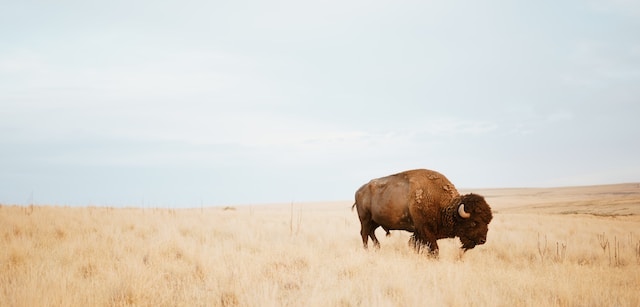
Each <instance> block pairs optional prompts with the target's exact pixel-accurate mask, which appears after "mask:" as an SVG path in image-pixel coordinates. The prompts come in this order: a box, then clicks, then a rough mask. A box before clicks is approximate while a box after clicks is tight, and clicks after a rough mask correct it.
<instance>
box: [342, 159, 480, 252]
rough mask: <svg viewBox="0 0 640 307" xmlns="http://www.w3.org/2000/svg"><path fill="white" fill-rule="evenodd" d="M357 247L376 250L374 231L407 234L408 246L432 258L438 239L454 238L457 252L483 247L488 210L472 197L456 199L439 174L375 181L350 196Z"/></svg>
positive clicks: (411, 173)
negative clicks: (355, 212) (358, 239)
mask: <svg viewBox="0 0 640 307" xmlns="http://www.w3.org/2000/svg"><path fill="white" fill-rule="evenodd" d="M355 198H356V201H355V204H354V205H353V207H352V208H354V207H356V208H357V209H358V216H359V218H360V223H361V231H360V234H361V236H362V243H363V245H364V247H365V248H367V241H368V239H369V237H370V238H371V239H372V240H373V242H374V245H375V246H376V247H379V242H378V239H377V238H376V236H375V229H376V228H378V227H380V226H382V227H383V228H384V230H385V231H387V232H388V230H406V231H409V232H413V235H412V237H411V239H410V240H409V244H410V245H412V246H413V247H414V248H415V249H416V250H417V251H420V250H421V249H422V248H424V247H426V248H427V249H428V250H429V251H430V252H431V253H432V254H434V255H437V254H438V244H437V240H438V239H443V238H453V237H458V238H460V242H461V243H462V249H463V251H467V250H469V249H472V248H474V247H475V246H476V245H480V244H484V243H485V242H486V235H487V231H488V224H489V222H491V219H492V214H491V208H490V207H489V205H488V204H487V203H486V201H485V200H484V198H483V197H482V196H480V195H477V194H467V195H463V196H460V195H459V194H458V192H457V190H456V189H455V187H454V185H453V184H452V183H451V182H449V180H448V179H447V178H446V177H445V176H444V175H442V174H440V173H438V172H435V171H431V170H424V169H421V170H412V171H406V172H402V173H398V174H394V175H391V176H387V177H382V178H377V179H373V180H371V181H369V183H367V184H365V185H363V186H362V187H361V188H360V189H358V191H357V192H356V197H355Z"/></svg>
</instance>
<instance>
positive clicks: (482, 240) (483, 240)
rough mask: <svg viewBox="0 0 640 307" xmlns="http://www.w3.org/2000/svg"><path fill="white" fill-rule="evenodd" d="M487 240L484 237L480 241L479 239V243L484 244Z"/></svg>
mask: <svg viewBox="0 0 640 307" xmlns="http://www.w3.org/2000/svg"><path fill="white" fill-rule="evenodd" d="M485 242H487V239H485V238H482V239H480V241H478V243H479V244H484V243H485Z"/></svg>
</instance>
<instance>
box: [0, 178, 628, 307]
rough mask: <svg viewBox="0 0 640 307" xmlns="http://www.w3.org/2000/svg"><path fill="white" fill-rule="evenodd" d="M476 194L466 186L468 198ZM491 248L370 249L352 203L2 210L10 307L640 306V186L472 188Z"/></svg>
mask: <svg viewBox="0 0 640 307" xmlns="http://www.w3.org/2000/svg"><path fill="white" fill-rule="evenodd" d="M463 192H469V191H463ZM474 192H477V193H481V194H484V195H485V196H486V197H487V201H488V202H489V203H490V204H491V205H492V207H493V209H494V212H495V213H494V220H493V221H492V223H491V224H490V225H489V226H490V230H489V234H488V242H487V244H485V245H482V246H478V247H476V248H475V249H473V250H471V251H469V252H467V253H466V254H465V255H464V256H463V257H462V258H460V257H459V253H458V246H459V242H458V240H457V239H456V240H452V239H449V240H440V241H439V243H440V249H441V250H440V257H439V259H432V258H429V257H427V256H426V255H422V254H416V253H415V252H414V251H413V250H411V249H410V248H409V247H408V245H407V241H408V239H409V234H408V233H405V232H401V231H394V232H392V235H391V236H390V237H384V235H383V232H382V230H381V229H378V237H379V238H381V244H382V246H381V248H380V249H379V250H374V249H372V250H369V251H365V250H363V249H362V244H361V241H360V236H359V228H360V224H359V221H358V218H357V215H356V213H355V212H352V211H351V208H350V207H351V202H350V201H344V202H333V203H311V204H297V203H296V204H283V205H262V206H238V207H235V208H232V207H227V208H204V209H199V208H198V209H175V210H172V209H141V208H128V209H115V208H100V207H84V208H74V207H56V206H29V207H23V206H10V205H2V206H0V305H2V306H640V290H639V289H640V185H638V184H624V185H609V186H594V187H576V188H558V189H502V190H498V189H495V190H475V191H474Z"/></svg>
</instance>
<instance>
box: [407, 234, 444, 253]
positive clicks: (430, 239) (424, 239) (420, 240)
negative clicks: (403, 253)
mask: <svg viewBox="0 0 640 307" xmlns="http://www.w3.org/2000/svg"><path fill="white" fill-rule="evenodd" d="M409 245H413V247H414V248H415V250H416V252H418V253H421V252H422V249H423V248H426V249H427V252H429V255H431V256H433V257H438V254H439V249H438V242H437V241H436V239H435V237H434V236H429V235H423V234H419V233H417V232H415V233H414V234H413V236H411V239H409Z"/></svg>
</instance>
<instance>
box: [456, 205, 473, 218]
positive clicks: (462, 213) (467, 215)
mask: <svg viewBox="0 0 640 307" xmlns="http://www.w3.org/2000/svg"><path fill="white" fill-rule="evenodd" d="M458 214H460V217H462V218H463V219H468V218H470V217H471V213H467V212H466V211H464V204H460V206H458Z"/></svg>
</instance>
